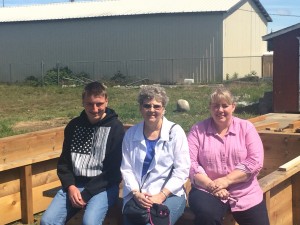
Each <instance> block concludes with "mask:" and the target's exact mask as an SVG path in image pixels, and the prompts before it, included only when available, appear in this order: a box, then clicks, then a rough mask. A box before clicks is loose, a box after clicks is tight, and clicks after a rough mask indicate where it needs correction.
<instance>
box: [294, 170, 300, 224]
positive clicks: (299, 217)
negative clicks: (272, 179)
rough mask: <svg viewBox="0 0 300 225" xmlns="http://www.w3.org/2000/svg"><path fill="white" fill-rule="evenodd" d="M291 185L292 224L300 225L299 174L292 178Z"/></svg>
mask: <svg viewBox="0 0 300 225" xmlns="http://www.w3.org/2000/svg"><path fill="white" fill-rule="evenodd" d="M292 184H293V189H292V192H293V199H292V201H293V224H300V193H299V190H300V173H299V172H298V173H296V174H295V175H294V176H293V177H292Z"/></svg>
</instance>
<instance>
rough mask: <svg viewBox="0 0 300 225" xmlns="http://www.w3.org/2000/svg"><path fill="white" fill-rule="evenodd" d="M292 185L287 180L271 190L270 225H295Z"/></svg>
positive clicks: (289, 180)
mask: <svg viewBox="0 0 300 225" xmlns="http://www.w3.org/2000/svg"><path fill="white" fill-rule="evenodd" d="M292 208H293V204H292V184H291V179H287V180H285V181H284V182H282V183H280V184H279V185H277V186H276V187H274V189H273V190H271V203H270V212H269V214H270V218H269V219H270V224H272V225H291V224H293V210H292Z"/></svg>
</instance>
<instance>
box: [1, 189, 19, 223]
mask: <svg viewBox="0 0 300 225" xmlns="http://www.w3.org/2000/svg"><path fill="white" fill-rule="evenodd" d="M19 219H21V203H20V193H15V194H12V195H7V196H5V197H2V198H0V224H7V223H10V222H13V221H16V220H19Z"/></svg>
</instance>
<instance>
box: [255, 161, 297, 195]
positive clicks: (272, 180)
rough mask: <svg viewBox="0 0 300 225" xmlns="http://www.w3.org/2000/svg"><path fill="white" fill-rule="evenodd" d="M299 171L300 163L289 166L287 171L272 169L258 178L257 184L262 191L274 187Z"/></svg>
mask: <svg viewBox="0 0 300 225" xmlns="http://www.w3.org/2000/svg"><path fill="white" fill-rule="evenodd" d="M299 171H300V165H298V166H295V167H293V168H291V169H290V170H288V171H278V170H276V171H274V172H272V173H270V174H268V175H267V176H265V177H262V178H260V179H259V185H260V187H261V188H262V190H263V192H267V191H269V190H271V189H272V188H274V187H276V186H277V185H279V184H280V183H282V182H283V181H285V180H287V179H289V178H290V177H291V176H293V175H295V174H296V173H298V172H299Z"/></svg>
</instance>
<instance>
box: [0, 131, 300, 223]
mask: <svg viewBox="0 0 300 225" xmlns="http://www.w3.org/2000/svg"><path fill="white" fill-rule="evenodd" d="M268 126H269V125H268ZM128 127H129V126H125V129H127V128H128ZM258 127H260V128H259V129H258ZM261 127H265V125H260V126H257V129H258V130H259V134H260V137H261V138H262V141H263V144H264V149H265V161H264V167H263V169H262V171H261V174H260V177H259V183H260V185H261V187H262V189H263V191H264V198H265V200H266V202H267V208H268V212H269V217H270V221H271V225H273V224H274V225H275V224H280V225H291V224H300V193H299V190H300V175H299V170H300V169H299V168H300V166H299V162H298V161H297V162H295V161H293V160H294V158H296V157H297V156H299V155H300V134H299V133H298V134H295V133H288V132H284V133H280V132H270V130H269V131H268V130H260V129H261ZM63 131H64V127H60V128H54V129H49V130H44V131H38V132H31V133H28V134H22V135H15V136H12V137H7V138H0V212H1V215H0V224H7V223H10V222H13V221H15V220H20V219H21V220H22V222H23V223H33V222H34V216H33V215H34V214H36V213H39V212H42V211H44V210H45V209H46V208H47V206H48V205H49V203H50V202H51V200H52V196H53V194H52V195H49V192H50V193H51V190H52V191H53V190H54V189H55V188H57V187H59V186H60V185H61V184H60V181H59V179H58V177H57V174H56V165H57V160H58V157H59V155H60V153H61V146H62V142H63V135H64V133H63ZM288 162H289V164H288V165H286V164H285V163H288ZM281 165H285V167H281V169H280V170H278V168H279V167H280V166H281ZM282 168H285V169H282ZM121 201H122V196H121V187H120V201H119V204H118V205H117V206H116V207H114V208H113V209H112V210H110V211H109V214H108V216H107V218H106V220H105V224H107V225H108V224H111V225H119V224H121V217H120V216H121V214H120V212H121V207H120V206H121V205H120V202H121ZM192 220H193V214H192V213H191V212H190V210H189V208H188V206H187V208H186V212H185V213H184V215H183V216H182V217H181V218H180V220H179V221H178V223H177V224H178V225H184V224H189V223H191V221H192ZM80 221H81V218H80V214H78V215H76V216H75V217H74V218H73V221H72V222H71V223H69V225H71V224H72V225H75V224H80ZM232 224H235V222H234V220H233V219H232V217H231V215H230V214H229V215H228V216H226V218H225V220H224V225H232Z"/></svg>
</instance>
